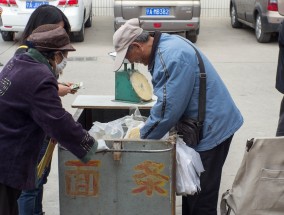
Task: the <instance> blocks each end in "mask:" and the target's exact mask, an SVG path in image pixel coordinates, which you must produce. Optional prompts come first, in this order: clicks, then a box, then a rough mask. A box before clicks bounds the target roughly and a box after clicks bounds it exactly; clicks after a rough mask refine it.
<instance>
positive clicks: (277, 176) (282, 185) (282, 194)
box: [250, 169, 284, 215]
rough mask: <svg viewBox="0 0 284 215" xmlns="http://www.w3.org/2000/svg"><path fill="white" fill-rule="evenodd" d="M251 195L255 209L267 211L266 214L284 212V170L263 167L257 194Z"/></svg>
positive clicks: (256, 190) (257, 185) (257, 183)
mask: <svg viewBox="0 0 284 215" xmlns="http://www.w3.org/2000/svg"><path fill="white" fill-rule="evenodd" d="M250 195H252V198H251V199H252V203H253V204H252V207H253V209H255V210H262V211H263V210H264V211H267V213H266V214H279V215H280V214H283V211H284V170H272V169H262V170H261V174H260V178H259V179H258V181H257V182H256V189H255V194H254V193H251V194H250ZM278 212H279V213H278Z"/></svg>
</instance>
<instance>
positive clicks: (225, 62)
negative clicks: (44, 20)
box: [0, 17, 282, 215]
mask: <svg viewBox="0 0 284 215" xmlns="http://www.w3.org/2000/svg"><path fill="white" fill-rule="evenodd" d="M85 33H86V36H85V41H84V42H82V43H73V45H74V47H75V48H76V49H77V51H76V52H70V53H69V56H68V57H69V62H68V64H67V67H66V69H65V71H64V74H63V75H62V76H61V77H60V81H70V82H79V81H82V82H83V83H84V87H83V89H80V90H79V91H78V93H77V94H75V95H68V96H65V97H64V98H62V102H63V106H64V107H65V108H66V110H67V111H69V112H70V113H71V114H74V113H75V111H76V109H74V108H71V104H72V103H73V101H74V99H75V98H76V96H77V95H114V72H112V68H113V60H112V59H111V58H110V57H109V56H108V53H109V52H111V51H113V50H114V49H113V46H112V35H113V18H112V17H94V19H93V26H92V27H91V28H88V29H86V32H85ZM196 45H197V46H198V47H199V48H200V49H201V50H202V51H203V52H204V53H205V54H206V56H207V57H208V58H209V59H210V60H211V62H212V63H213V65H214V66H215V68H216V69H217V71H218V72H219V74H220V76H221V78H222V79H223V81H224V83H225V84H226V86H227V87H228V89H229V91H230V92H231V95H232V97H233V99H234V100H235V103H236V104H237V106H238V107H239V109H240V111H241V112H242V114H243V117H244V120H245V122H244V125H243V126H242V127H241V129H240V130H239V131H238V132H237V133H236V134H235V136H234V139H233V142H232V145H231V149H230V152H229V154H228V158H227V161H226V163H225V166H224V169H223V176H222V183H221V188H220V194H221V193H223V192H225V191H226V190H227V189H229V188H231V186H232V183H233V180H234V178H235V175H236V173H237V170H238V168H239V166H240V163H241V160H242V158H243V153H244V150H245V144H246V140H247V139H249V138H252V137H268V136H275V131H276V127H277V121H278V113H279V107H280V102H281V99H282V95H281V94H280V93H279V92H278V91H277V90H276V89H275V87H274V86H275V74H276V68H277V59H278V44H277V38H275V39H274V40H273V41H272V42H271V43H267V44H261V43H258V42H257V41H256V39H255V36H254V31H253V30H252V29H249V28H244V29H232V28H231V25H230V18H229V17H227V18H202V19H201V30H200V35H199V37H198V41H197V43H196ZM17 46H18V44H17V43H16V42H3V40H2V39H1V38H0V62H1V63H3V64H5V63H6V62H7V61H8V60H9V58H10V57H11V56H12V55H13V53H14V52H15V50H16V48H17ZM2 68H3V67H1V66H0V71H1V69H2ZM136 68H137V69H138V70H140V71H142V73H143V74H145V75H146V76H147V77H148V78H149V79H150V75H149V74H148V73H147V69H146V67H144V66H141V65H138V66H137V67H136ZM27 84H29V83H27ZM224 108H226V107H224ZM15 120H16V119H15ZM57 165H58V158H57V150H56V151H55V153H54V156H53V160H52V171H51V173H50V175H49V177H48V182H47V184H46V186H45V192H44V200H43V205H44V211H45V212H46V215H59V191H58V190H59V188H58V167H57ZM176 214H177V215H181V199H180V197H177V204H176Z"/></svg>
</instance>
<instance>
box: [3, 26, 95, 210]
mask: <svg viewBox="0 0 284 215" xmlns="http://www.w3.org/2000/svg"><path fill="white" fill-rule="evenodd" d="M28 41H29V49H28V51H27V52H26V53H24V54H19V55H15V56H14V57H13V58H12V59H11V60H10V61H9V62H8V63H7V64H6V66H5V67H4V68H3V70H2V71H1V72H0V214H1V215H2V214H3V215H4V214H5V215H17V214H18V209H17V199H18V197H19V196H20V194H21V191H22V190H27V189H34V188H35V186H36V175H37V174H36V173H37V160H38V156H39V152H40V149H41V145H42V143H43V140H44V137H45V134H47V135H48V136H50V137H52V138H54V139H56V140H57V141H58V142H60V144H61V145H62V146H64V147H65V148H67V149H68V150H70V151H71V152H72V153H73V154H74V155H76V156H77V157H78V159H80V160H81V161H83V162H87V161H89V160H90V159H91V156H92V154H94V152H95V151H96V149H97V145H98V144H97V142H96V141H95V140H94V139H93V138H92V137H91V136H90V135H89V133H88V132H87V131H86V130H84V129H83V128H82V126H81V124H79V123H77V122H75V121H74V119H73V117H72V116H71V115H70V114H69V113H68V112H66V111H65V110H64V108H63V107H62V104H61V100H60V98H59V96H58V83H57V79H56V77H55V72H54V71H55V69H56V64H59V63H60V62H56V58H55V56H56V55H61V53H60V52H63V51H65V52H68V51H75V49H74V48H73V47H72V45H71V44H70V40H69V37H68V34H67V33H66V32H65V30H64V29H63V28H62V27H60V26H58V25H43V26H40V27H38V28H37V29H36V30H34V31H33V33H32V34H31V36H30V37H29V38H28Z"/></svg>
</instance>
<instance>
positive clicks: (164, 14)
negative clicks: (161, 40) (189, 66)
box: [114, 0, 201, 43]
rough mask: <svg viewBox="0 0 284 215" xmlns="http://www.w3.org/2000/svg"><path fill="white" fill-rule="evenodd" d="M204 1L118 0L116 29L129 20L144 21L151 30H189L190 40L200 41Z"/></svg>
mask: <svg viewBox="0 0 284 215" xmlns="http://www.w3.org/2000/svg"><path fill="white" fill-rule="evenodd" d="M200 10H201V8H200V0H164V1H153V0H143V1H141V0H114V30H117V29H118V28H119V27H120V26H121V25H123V24H124V23H125V22H126V21H127V20H129V19H132V18H139V19H140V20H143V21H144V22H143V24H142V26H141V27H142V28H143V29H145V30H148V31H149V32H154V31H156V30H159V31H162V32H173V33H177V32H185V36H186V38H187V39H189V40H191V41H192V42H194V43H195V42H196V41H197V37H198V34H199V29H200Z"/></svg>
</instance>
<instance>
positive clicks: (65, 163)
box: [58, 95, 175, 215]
mask: <svg viewBox="0 0 284 215" xmlns="http://www.w3.org/2000/svg"><path fill="white" fill-rule="evenodd" d="M153 104H154V102H150V103H143V104H135V106H138V107H139V110H140V112H141V114H142V115H143V116H148V115H149V113H150V108H151V107H152V105H153ZM133 106H134V104H133V105H132V104H129V103H125V102H117V101H114V98H113V97H112V96H87V95H82V96H78V97H77V98H76V100H75V101H74V103H73V105H72V107H75V108H78V109H77V111H76V113H75V115H74V118H75V119H76V120H77V121H78V122H80V123H81V124H82V126H83V127H84V128H85V129H87V130H89V129H90V128H91V126H92V123H93V122H94V121H99V122H109V121H112V120H115V119H118V118H121V117H124V116H125V115H129V109H130V108H131V107H133ZM106 143H107V145H108V147H109V148H110V150H108V151H107V152H101V153H96V154H95V155H94V156H93V158H92V159H91V161H89V162H88V163H87V164H84V163H82V162H80V161H79V160H78V159H77V158H76V157H75V156H74V155H72V154H71V153H70V152H69V151H67V150H66V149H64V148H62V147H60V146H59V150H58V156H59V157H58V165H59V167H58V168H59V201H60V214H61V215H78V214H79V215H141V214H149V215H161V214H163V215H175V183H174V182H175V144H173V143H172V142H170V141H160V140H126V139H124V140H122V139H118V140H106Z"/></svg>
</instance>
